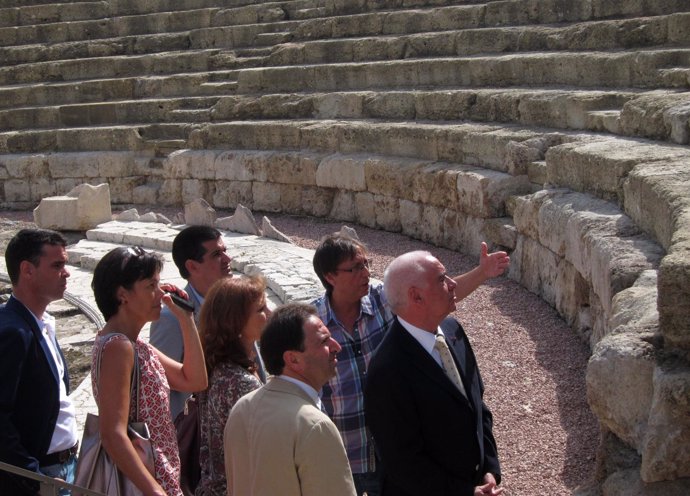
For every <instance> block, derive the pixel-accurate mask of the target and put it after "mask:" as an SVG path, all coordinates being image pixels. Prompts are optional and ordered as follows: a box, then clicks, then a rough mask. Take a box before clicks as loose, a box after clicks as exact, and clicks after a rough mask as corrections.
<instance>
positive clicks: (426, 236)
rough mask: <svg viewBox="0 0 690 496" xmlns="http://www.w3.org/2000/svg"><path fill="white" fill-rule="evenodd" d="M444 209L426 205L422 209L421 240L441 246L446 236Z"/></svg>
mask: <svg viewBox="0 0 690 496" xmlns="http://www.w3.org/2000/svg"><path fill="white" fill-rule="evenodd" d="M443 228H444V226H443V209H441V208H438V207H433V206H431V205H424V206H423V207H422V226H421V231H422V233H421V234H422V236H421V240H422V241H426V242H427V243H431V244H432V245H436V246H441V245H442V244H443V236H444V229H443Z"/></svg>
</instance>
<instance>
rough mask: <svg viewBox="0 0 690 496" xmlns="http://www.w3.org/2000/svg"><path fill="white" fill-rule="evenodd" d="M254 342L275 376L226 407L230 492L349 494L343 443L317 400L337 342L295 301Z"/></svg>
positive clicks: (256, 495)
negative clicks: (227, 410)
mask: <svg viewBox="0 0 690 496" xmlns="http://www.w3.org/2000/svg"><path fill="white" fill-rule="evenodd" d="M260 344H261V345H260V350H261V355H262V357H263V360H264V364H265V366H266V370H267V371H268V372H269V373H270V374H273V375H274V377H272V378H271V379H270V380H269V381H268V383H266V384H265V385H264V386H262V387H261V388H259V389H257V390H256V391H253V392H252V393H249V394H248V395H246V396H244V397H243V398H241V399H240V400H239V401H238V402H237V403H236V404H235V406H234V407H233V408H232V410H231V411H230V416H229V418H228V422H227V424H226V426H225V439H224V445H225V473H226V476H227V480H228V495H237V494H251V495H253V496H275V495H276V494H280V495H281V496H324V495H328V496H355V486H354V482H353V481H352V472H351V471H350V465H349V463H348V461H347V455H346V454H345V448H344V446H343V441H342V439H341V438H340V434H339V433H338V429H337V428H336V427H335V424H333V422H332V421H331V419H329V418H328V416H327V415H326V414H325V413H323V412H322V411H321V404H320V400H319V390H320V389H321V387H322V386H323V385H324V384H325V383H326V382H327V381H328V379H330V378H331V377H333V374H335V366H336V363H337V359H336V354H337V353H338V352H339V351H340V345H339V344H338V343H337V342H336V341H335V340H334V339H333V338H332V337H331V333H330V331H329V330H328V328H327V327H326V326H325V325H324V324H323V322H321V320H320V319H319V318H318V317H317V316H316V309H315V308H314V307H312V306H309V305H304V304H299V303H293V304H289V305H285V306H283V307H280V308H278V310H276V311H275V312H274V313H273V315H272V316H271V318H270V320H269V321H268V324H267V326H266V329H265V330H264V333H263V335H262V336H261V343H260Z"/></svg>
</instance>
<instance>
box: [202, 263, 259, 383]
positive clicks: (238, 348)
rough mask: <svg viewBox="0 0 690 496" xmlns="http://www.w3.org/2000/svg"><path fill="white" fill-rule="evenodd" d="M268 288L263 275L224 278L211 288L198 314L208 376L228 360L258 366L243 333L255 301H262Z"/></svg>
mask: <svg viewBox="0 0 690 496" xmlns="http://www.w3.org/2000/svg"><path fill="white" fill-rule="evenodd" d="M265 291H266V282H265V280H264V278H263V277H261V276H252V277H231V278H223V279H220V280H218V281H216V282H215V283H214V284H213V286H211V289H209V291H208V293H207V294H206V297H205V298H204V304H203V305H202V307H201V313H200V314H199V337H200V338H201V346H202V347H203V349H204V357H205V359H206V370H207V371H208V375H209V377H210V376H211V372H213V369H215V368H216V366H217V365H219V364H220V363H223V362H227V361H232V362H235V363H236V364H238V365H240V366H242V367H244V368H245V369H247V370H249V371H251V372H254V371H255V370H256V362H255V361H254V360H253V359H252V357H250V356H249V355H248V354H247V352H246V350H245V348H244V346H243V344H242V341H241V336H242V331H243V330H244V328H245V326H246V325H247V322H248V321H249V317H250V316H251V312H252V311H253V310H254V304H255V303H257V302H259V301H261V299H262V298H263V297H264V292H265Z"/></svg>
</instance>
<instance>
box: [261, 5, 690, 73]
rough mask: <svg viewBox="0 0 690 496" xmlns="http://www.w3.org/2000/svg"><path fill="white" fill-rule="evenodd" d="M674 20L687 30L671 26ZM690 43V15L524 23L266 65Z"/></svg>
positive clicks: (308, 50)
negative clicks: (541, 24) (536, 24)
mask: <svg viewBox="0 0 690 496" xmlns="http://www.w3.org/2000/svg"><path fill="white" fill-rule="evenodd" d="M669 23H673V24H674V25H675V26H678V27H679V28H680V27H682V29H678V30H669V29H668V25H669ZM688 42H690V13H687V14H676V15H673V16H659V17H648V18H637V19H630V20H617V21H595V22H586V23H578V24H572V25H565V26H564V25H561V26H529V25H527V26H520V27H515V26H513V27H497V28H481V29H465V30H452V31H434V32H427V33H417V34H405V35H387V36H385V35H379V36H374V37H365V38H361V37H355V38H338V39H327V40H314V41H303V42H300V39H299V37H297V36H294V35H293V36H292V39H291V43H286V44H284V45H282V46H278V47H275V49H274V52H273V53H271V54H270V55H269V56H268V59H267V61H266V63H265V64H264V65H295V64H316V63H337V62H366V61H373V60H395V59H403V58H419V57H449V56H456V55H459V56H464V55H474V54H482V53H503V52H505V53H516V52H537V51H555V50H568V51H585V50H594V51H603V50H617V49H630V48H644V47H652V46H661V45H673V44H687V43H688Z"/></svg>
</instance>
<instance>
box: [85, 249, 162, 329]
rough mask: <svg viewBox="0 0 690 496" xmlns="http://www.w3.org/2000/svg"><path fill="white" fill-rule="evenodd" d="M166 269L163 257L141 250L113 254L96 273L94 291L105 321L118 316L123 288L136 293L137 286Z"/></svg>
mask: <svg viewBox="0 0 690 496" xmlns="http://www.w3.org/2000/svg"><path fill="white" fill-rule="evenodd" d="M162 268H163V257H162V256H161V255H159V254H158V253H153V252H147V251H145V250H144V249H142V248H141V247H139V246H133V247H129V248H128V247H120V248H115V249H113V250H110V251H109V252H108V253H106V254H105V256H104V257H103V258H101V261H100V262H98V264H97V265H96V268H95V269H94V271H93V280H92V281H91V289H93V294H94V296H95V297H96V305H98V309H99V310H100V311H101V313H102V314H103V318H104V319H105V320H108V319H110V317H112V316H113V315H115V314H116V313H117V310H118V308H119V306H120V301H119V300H118V298H117V290H118V288H119V287H123V288H125V289H132V287H133V286H134V283H135V282H137V281H141V280H142V279H148V278H150V277H153V275H154V274H156V273H158V272H160V271H161V269H162Z"/></svg>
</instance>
